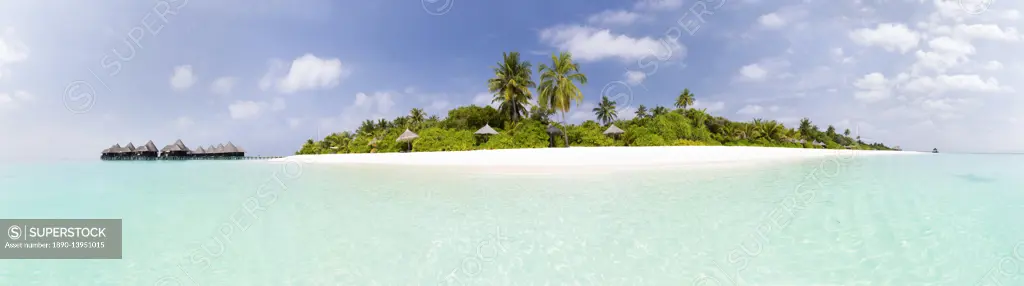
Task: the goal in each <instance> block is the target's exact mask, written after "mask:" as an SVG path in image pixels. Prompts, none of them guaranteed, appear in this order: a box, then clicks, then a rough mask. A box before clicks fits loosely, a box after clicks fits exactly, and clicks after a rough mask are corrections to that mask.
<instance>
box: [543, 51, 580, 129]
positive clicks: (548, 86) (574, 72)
mask: <svg viewBox="0 0 1024 286" xmlns="http://www.w3.org/2000/svg"><path fill="white" fill-rule="evenodd" d="M537 72H539V73H540V85H539V86H538V87H537V93H538V96H539V98H538V99H537V104H539V105H540V106H543V107H546V108H548V109H550V110H558V111H560V112H561V113H562V125H563V126H565V125H566V124H565V113H566V112H569V109H570V108H571V107H572V103H573V102H575V103H576V106H579V104H580V102H582V101H583V92H581V91H580V89H579V88H578V87H576V84H575V82H578V83H579V84H587V76H586V75H584V74H582V73H580V65H579V64H578V63H576V62H573V61H572V54H570V53H567V52H562V53H559V54H558V55H557V56H555V55H551V66H548V65H545V64H541V65H540V67H538V69H537ZM562 135H563V136H564V137H565V146H569V134H568V132H566V130H564V129H563V130H562Z"/></svg>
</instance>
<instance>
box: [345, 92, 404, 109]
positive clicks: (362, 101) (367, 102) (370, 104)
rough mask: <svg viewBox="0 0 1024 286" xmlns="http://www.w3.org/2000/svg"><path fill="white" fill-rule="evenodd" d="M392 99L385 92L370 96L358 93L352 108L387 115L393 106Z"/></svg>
mask: <svg viewBox="0 0 1024 286" xmlns="http://www.w3.org/2000/svg"><path fill="white" fill-rule="evenodd" d="M392 97H393V96H392V95H391V94H390V93H387V92H376V93H374V94H372V95H367V94H366V93H362V92H360V93H357V94H356V99H355V103H354V104H353V106H354V107H357V108H359V109H362V110H364V111H376V112H377V113H388V112H390V111H391V108H392V107H394V106H395V101H394V100H393V99H392Z"/></svg>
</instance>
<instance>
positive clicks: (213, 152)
mask: <svg viewBox="0 0 1024 286" xmlns="http://www.w3.org/2000/svg"><path fill="white" fill-rule="evenodd" d="M269 158H275V157H245V149H242V148H241V147H238V146H235V144H234V143H231V142H228V143H227V144H226V145H225V144H218V145H217V146H216V147H214V146H213V145H210V147H209V148H203V147H199V148H196V149H195V150H191V149H189V148H188V147H187V146H185V143H184V142H181V140H180V139H179V140H177V141H175V142H174V143H172V144H169V145H167V146H164V148H161V149H157V148H156V144H153V141H149V142H146V144H145V145H141V146H139V147H135V145H134V144H132V143H130V142H129V143H128V145H125V146H124V147H121V145H120V144H114V145H112V146H110V148H106V149H103V152H101V155H100V159H102V160H189V159H230V160H241V159H269Z"/></svg>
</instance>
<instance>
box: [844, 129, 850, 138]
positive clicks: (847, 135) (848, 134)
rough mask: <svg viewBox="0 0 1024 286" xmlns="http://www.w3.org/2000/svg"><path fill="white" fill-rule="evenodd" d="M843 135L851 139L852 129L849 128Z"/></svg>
mask: <svg viewBox="0 0 1024 286" xmlns="http://www.w3.org/2000/svg"><path fill="white" fill-rule="evenodd" d="M843 135H846V137H850V129H849V128H847V129H846V131H843Z"/></svg>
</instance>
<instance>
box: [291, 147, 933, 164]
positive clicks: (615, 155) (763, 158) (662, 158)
mask: <svg viewBox="0 0 1024 286" xmlns="http://www.w3.org/2000/svg"><path fill="white" fill-rule="evenodd" d="M922 154H929V153H923V152H908V151H863V150H827V149H801V148H769V147H727V146H668V147H572V148H539V149H504V150H477V151H459V152H413V153H378V154H327V155H297V156H289V157H285V158H279V159H273V160H271V161H275V162H284V161H298V162H302V163H313V164H349V165H406V166H438V167H441V166H445V167H460V166H461V167H475V168H487V169H493V168H517V167H554V168H564V167H580V168H582V167H587V168H593V167H610V168H620V167H632V168H635V167H658V166H695V165H696V166H702V165H716V166H717V165H723V164H725V165H734V164H746V163H773V162H780V161H793V160H802V159H813V158H825V157H829V156H833V157H837V158H851V157H858V156H882V155H922Z"/></svg>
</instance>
